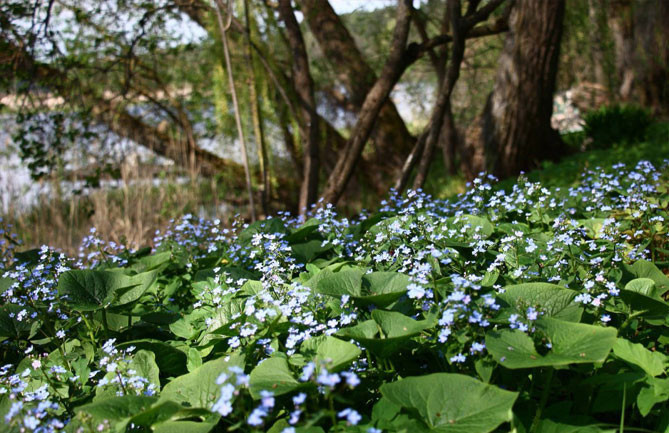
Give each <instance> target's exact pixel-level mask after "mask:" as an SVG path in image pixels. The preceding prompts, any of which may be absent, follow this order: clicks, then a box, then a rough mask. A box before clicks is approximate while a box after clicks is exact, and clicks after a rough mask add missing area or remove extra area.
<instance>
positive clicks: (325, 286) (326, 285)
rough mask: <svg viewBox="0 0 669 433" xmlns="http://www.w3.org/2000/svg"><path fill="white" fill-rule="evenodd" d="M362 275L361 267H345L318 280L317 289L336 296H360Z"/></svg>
mask: <svg viewBox="0 0 669 433" xmlns="http://www.w3.org/2000/svg"><path fill="white" fill-rule="evenodd" d="M362 275H363V272H362V270H360V269H357V268H354V269H344V270H342V271H339V272H335V273H333V274H330V275H327V276H324V277H323V278H322V279H320V280H319V281H318V285H317V287H316V290H317V291H318V292H319V293H322V294H324V295H329V296H335V297H341V296H343V295H352V296H360V295H362V293H361V287H362Z"/></svg>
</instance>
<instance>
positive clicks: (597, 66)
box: [588, 0, 610, 89]
mask: <svg viewBox="0 0 669 433" xmlns="http://www.w3.org/2000/svg"><path fill="white" fill-rule="evenodd" d="M605 11H606V5H605V3H604V1H602V0H588V18H589V19H590V23H591V24H592V31H591V32H590V54H591V56H592V69H593V73H594V78H595V82H596V83H597V84H601V85H602V86H604V87H605V88H607V89H610V83H609V78H608V75H607V73H606V55H605V51H606V47H605V44H604V37H605V34H604V23H603V21H604V14H605Z"/></svg>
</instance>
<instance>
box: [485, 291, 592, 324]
mask: <svg viewBox="0 0 669 433" xmlns="http://www.w3.org/2000/svg"><path fill="white" fill-rule="evenodd" d="M504 289H505V290H504V293H501V294H499V295H498V297H499V298H500V299H502V300H503V301H504V302H506V303H507V304H508V305H510V306H511V307H512V308H514V309H516V310H517V311H519V312H524V311H525V310H526V309H527V307H534V308H536V309H537V310H538V311H540V312H542V313H543V314H544V315H545V316H548V317H554V318H556V319H561V320H566V321H569V322H578V321H579V320H580V319H581V313H582V308H581V307H580V305H579V304H577V303H575V302H574V297H576V295H577V294H578V292H576V291H574V290H570V289H566V288H564V287H562V286H558V285H556V284H549V283H524V284H516V285H511V286H506V287H505V288H504Z"/></svg>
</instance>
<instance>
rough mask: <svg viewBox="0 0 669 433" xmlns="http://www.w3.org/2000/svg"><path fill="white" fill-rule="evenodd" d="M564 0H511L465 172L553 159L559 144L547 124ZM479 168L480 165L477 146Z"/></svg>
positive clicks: (515, 169)
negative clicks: (490, 86) (492, 80)
mask: <svg viewBox="0 0 669 433" xmlns="http://www.w3.org/2000/svg"><path fill="white" fill-rule="evenodd" d="M564 10H565V0H542V1H536V0H517V1H516V4H515V6H514V7H513V10H512V11H511V15H510V17H509V28H510V29H509V33H508V35H507V37H506V41H505V45H504V48H503V50H502V53H501V55H500V58H499V66H498V69H497V75H496V77H495V84H494V87H493V91H492V93H491V94H490V96H489V97H488V102H487V104H486V107H485V109H484V111H483V114H482V116H481V122H482V123H481V125H480V129H479V130H478V131H477V133H475V134H472V135H473V136H470V140H473V143H469V147H470V149H468V150H469V151H470V152H471V154H470V155H463V157H469V159H468V162H469V164H467V165H468V166H469V167H468V168H467V170H466V172H467V173H468V174H469V175H470V176H471V175H473V174H476V173H478V172H479V171H481V170H483V169H487V170H488V171H490V172H492V173H493V174H495V175H497V176H499V177H507V176H512V175H516V174H518V173H519V172H520V171H523V170H528V169H531V168H533V167H535V166H536V165H537V163H538V162H539V161H541V160H543V159H547V158H550V159H557V158H559V157H560V156H561V153H562V151H563V149H564V144H563V142H562V140H561V139H560V136H559V134H558V133H557V131H555V130H554V129H552V128H551V123H550V118H551V114H552V110H553V92H554V90H555V78H556V75H557V66H558V55H559V51H560V39H561V37H562V21H563V17H564ZM482 148H483V150H484V152H485V166H480V164H481V160H480V158H476V156H477V155H479V156H480V154H481V149H482Z"/></svg>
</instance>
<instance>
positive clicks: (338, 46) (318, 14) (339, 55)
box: [299, 0, 415, 183]
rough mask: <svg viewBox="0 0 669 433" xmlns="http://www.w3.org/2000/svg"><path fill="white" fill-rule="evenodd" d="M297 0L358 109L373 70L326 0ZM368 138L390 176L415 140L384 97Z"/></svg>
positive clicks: (373, 79)
mask: <svg viewBox="0 0 669 433" xmlns="http://www.w3.org/2000/svg"><path fill="white" fill-rule="evenodd" d="M299 3H300V6H301V8H302V12H303V13H304V17H305V20H306V22H307V24H308V25H309V28H310V29H311V32H312V33H313V35H314V37H315V38H316V40H317V41H318V45H319V46H320V48H321V49H322V50H323V53H324V55H325V57H326V58H327V59H328V60H329V63H330V64H331V65H332V67H333V68H334V70H335V72H336V75H337V80H338V81H339V82H340V83H341V84H342V85H343V86H344V87H345V88H346V92H347V96H348V100H349V102H350V103H351V104H352V105H353V106H354V107H356V109H357V112H358V113H360V112H361V110H362V108H363V103H364V101H365V98H366V96H367V94H368V93H369V92H370V90H371V89H372V87H373V86H374V83H375V82H376V81H377V77H376V74H375V73H374V71H373V70H372V68H371V67H370V66H369V64H368V63H367V62H366V61H365V58H364V56H363V55H362V53H361V52H360V50H359V49H358V47H357V46H356V44H355V41H354V40H353V37H352V36H351V34H350V33H349V32H348V30H347V29H346V27H345V26H344V24H343V23H342V22H341V19H340V18H339V16H337V14H336V13H335V11H334V10H333V9H332V6H330V3H329V2H328V1H327V0H300V1H299ZM371 139H372V141H373V149H374V154H373V156H372V158H373V160H374V162H375V163H376V164H375V165H376V166H377V169H378V171H379V174H381V175H382V177H383V178H386V179H387V180H389V179H391V178H392V177H394V176H395V175H396V174H397V172H398V170H399V168H400V167H401V164H402V161H403V159H404V157H405V156H406V155H407V154H408V153H409V152H410V151H411V148H412V147H413V143H414V141H415V140H414V137H413V136H412V135H411V133H409V131H408V129H407V128H406V125H405V123H404V120H403V119H402V117H401V116H400V114H399V112H398V111H397V107H396V106H395V104H394V103H393V102H392V100H390V99H386V101H385V103H384V104H383V105H382V107H381V110H380V111H379V113H378V115H377V119H376V121H375V126H374V129H373V134H372V136H371ZM385 183H387V182H385Z"/></svg>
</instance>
